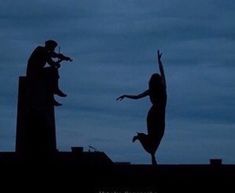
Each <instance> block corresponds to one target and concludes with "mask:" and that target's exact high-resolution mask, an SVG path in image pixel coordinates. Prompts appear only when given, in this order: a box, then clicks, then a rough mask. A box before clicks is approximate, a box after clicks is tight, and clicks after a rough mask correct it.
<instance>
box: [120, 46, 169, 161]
mask: <svg viewBox="0 0 235 193" xmlns="http://www.w3.org/2000/svg"><path fill="white" fill-rule="evenodd" d="M157 56H158V64H159V70H160V74H158V73H154V74H152V76H151V78H150V80H149V88H148V90H146V91H144V92H143V93H140V94H138V95H122V96H120V97H118V98H117V100H120V101H121V100H123V99H124V98H130V99H140V98H144V97H146V96H149V98H150V101H151V103H152V107H151V108H150V110H149V112H148V115H147V129H148V134H147V135H146V134H144V133H137V135H136V136H134V137H133V140H132V141H133V142H135V141H136V140H139V141H140V143H141V144H142V146H143V148H144V149H145V150H146V151H147V152H148V153H149V154H150V155H151V159H152V164H153V165H157V161H156V158H155V153H156V151H157V148H158V146H159V144H160V142H161V139H162V137H163V134H164V130H165V111H166V103H167V92H166V78H165V73H164V69H163V65H162V61H161V56H162V54H161V53H160V52H159V50H158V52H157Z"/></svg>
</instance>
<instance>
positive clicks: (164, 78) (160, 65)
mask: <svg viewBox="0 0 235 193" xmlns="http://www.w3.org/2000/svg"><path fill="white" fill-rule="evenodd" d="M161 57H162V53H160V51H159V50H158V51H157V58H158V65H159V70H160V74H161V77H162V80H163V84H164V85H165V87H166V77H165V72H164V68H163V64H162V61H161Z"/></svg>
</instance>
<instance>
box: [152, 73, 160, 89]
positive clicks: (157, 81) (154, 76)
mask: <svg viewBox="0 0 235 193" xmlns="http://www.w3.org/2000/svg"><path fill="white" fill-rule="evenodd" d="M161 86H162V77H161V75H160V74H158V73H154V74H152V76H151V78H150V80H149V88H150V89H156V88H159V87H161Z"/></svg>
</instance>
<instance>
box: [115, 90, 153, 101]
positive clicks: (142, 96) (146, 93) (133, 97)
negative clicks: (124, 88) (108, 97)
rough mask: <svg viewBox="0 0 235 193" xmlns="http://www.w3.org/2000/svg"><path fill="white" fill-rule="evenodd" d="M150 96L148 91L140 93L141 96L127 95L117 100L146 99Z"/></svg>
mask: <svg viewBox="0 0 235 193" xmlns="http://www.w3.org/2000/svg"><path fill="white" fill-rule="evenodd" d="M148 95H149V90H146V91H144V92H142V93H140V94H138V95H126V94H124V95H122V96H120V97H118V98H117V99H116V100H119V101H121V100H123V99H124V98H129V99H140V98H144V97H146V96H148Z"/></svg>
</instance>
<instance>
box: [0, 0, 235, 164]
mask: <svg viewBox="0 0 235 193" xmlns="http://www.w3.org/2000/svg"><path fill="white" fill-rule="evenodd" d="M0 2H1V7H0V27H1V31H0V40H1V49H0V86H1V90H0V150H1V151H13V150H14V148H15V133H16V110H17V109H16V105H17V86H18V77H19V76H22V75H25V70H26V64H27V60H28V57H29V55H30V54H31V52H32V50H33V49H34V48H35V47H36V46H38V45H43V44H44V41H45V40H47V39H55V40H57V41H58V43H59V45H60V47H61V52H63V53H64V54H65V55H68V56H71V57H72V58H73V62H72V63H64V65H63V66H62V67H61V69H60V75H61V78H60V87H61V89H62V90H63V91H64V92H66V93H67V94H68V97H67V98H65V99H61V98H57V100H58V101H60V102H61V103H63V106H61V107H57V108H56V125H57V143H58V149H59V150H61V151H70V148H71V146H83V147H84V149H85V150H88V146H89V145H91V146H93V147H95V148H96V149H97V150H99V151H104V152H105V153H106V154H107V155H108V156H109V157H110V158H111V159H112V160H113V161H129V162H132V163H150V157H149V155H148V154H147V153H146V152H145V151H144V150H143V148H142V147H141V146H140V144H139V143H138V142H136V143H134V144H133V143H132V142H131V139H132V137H133V135H135V133H136V132H137V131H138V132H146V116H147V112H148V109H149V108H150V102H149V100H148V98H145V99H141V100H137V101H135V100H128V99H127V100H123V101H122V102H118V101H116V100H115V99H116V97H118V96H119V95H121V94H124V93H126V94H128V93H130V94H138V93H140V92H142V91H144V90H145V89H147V86H148V79H149V77H150V75H151V74H152V73H154V72H156V71H157V72H158V68H157V65H156V51H157V49H160V50H161V51H162V52H163V56H162V60H163V63H164V67H165V71H166V77H167V84H168V104H167V116H166V132H165V135H164V137H163V139H162V143H161V145H160V147H159V150H158V152H157V159H158V161H159V163H160V164H181V163H186V164H187V163H195V164H200V163H208V160H209V159H210V158H221V159H223V162H224V163H234V162H235V115H234V110H235V102H234V99H235V88H234V87H235V76H234V74H235V22H234V17H235V12H234V10H235V1H234V0H226V1H225V0H64V1H63V0H51V1H48V0H35V1H32V0H21V1H13V0H0Z"/></svg>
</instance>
